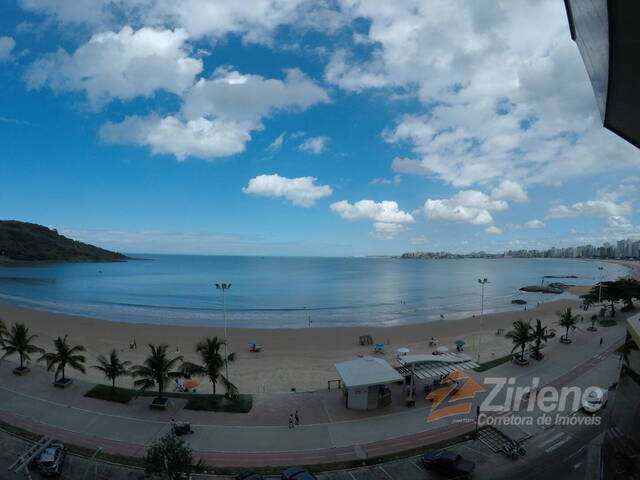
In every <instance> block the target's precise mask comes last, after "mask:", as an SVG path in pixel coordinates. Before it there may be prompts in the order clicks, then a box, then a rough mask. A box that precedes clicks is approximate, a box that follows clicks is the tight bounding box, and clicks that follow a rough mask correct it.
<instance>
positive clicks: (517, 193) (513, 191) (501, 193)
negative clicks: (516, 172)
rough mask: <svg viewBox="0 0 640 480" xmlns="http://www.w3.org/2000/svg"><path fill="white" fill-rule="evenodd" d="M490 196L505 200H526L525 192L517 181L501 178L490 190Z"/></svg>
mask: <svg viewBox="0 0 640 480" xmlns="http://www.w3.org/2000/svg"><path fill="white" fill-rule="evenodd" d="M491 197H492V198H495V199H496V200H506V201H507V202H526V201H527V200H528V198H527V192H526V191H525V190H524V188H522V185H520V184H519V183H518V182H514V181H512V180H503V181H502V182H500V185H498V186H497V187H496V188H494V189H493V190H492V191H491Z"/></svg>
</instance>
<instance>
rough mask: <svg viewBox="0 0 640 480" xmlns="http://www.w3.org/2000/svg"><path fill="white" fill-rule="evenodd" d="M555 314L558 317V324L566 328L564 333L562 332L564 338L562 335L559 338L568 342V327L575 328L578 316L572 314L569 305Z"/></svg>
mask: <svg viewBox="0 0 640 480" xmlns="http://www.w3.org/2000/svg"><path fill="white" fill-rule="evenodd" d="M557 315H558V316H559V317H560V320H558V325H560V326H561V327H565V328H566V329H567V331H566V333H565V334H564V340H563V338H562V337H561V338H560V340H561V341H564V342H565V343H570V340H569V329H570V328H571V327H574V328H575V326H576V323H577V321H578V316H577V315H573V313H572V312H571V308H570V307H568V308H567V309H566V310H564V311H562V312H558V314H557Z"/></svg>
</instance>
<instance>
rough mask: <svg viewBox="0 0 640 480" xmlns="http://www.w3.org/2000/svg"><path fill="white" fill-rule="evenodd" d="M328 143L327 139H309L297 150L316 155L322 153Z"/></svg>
mask: <svg viewBox="0 0 640 480" xmlns="http://www.w3.org/2000/svg"><path fill="white" fill-rule="evenodd" d="M328 141H329V137H311V138H308V139H307V140H305V141H304V142H303V143H302V144H300V146H299V147H298V150H301V151H303V152H307V153H310V154H312V155H318V154H320V153H322V152H323V151H324V149H325V148H326V145H327V142H328Z"/></svg>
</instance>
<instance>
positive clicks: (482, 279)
mask: <svg viewBox="0 0 640 480" xmlns="http://www.w3.org/2000/svg"><path fill="white" fill-rule="evenodd" d="M478 283H479V284H480V285H481V286H482V303H481V304H480V333H479V334H478V363H480V344H481V343H482V320H483V317H484V286H485V285H486V284H487V283H489V282H488V280H487V279H486V278H479V279H478Z"/></svg>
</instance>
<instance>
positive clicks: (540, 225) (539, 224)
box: [524, 219, 547, 230]
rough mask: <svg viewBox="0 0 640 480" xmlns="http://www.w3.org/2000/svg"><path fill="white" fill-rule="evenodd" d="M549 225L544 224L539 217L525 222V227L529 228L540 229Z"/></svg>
mask: <svg viewBox="0 0 640 480" xmlns="http://www.w3.org/2000/svg"><path fill="white" fill-rule="evenodd" d="M546 227H547V226H546V225H545V224H544V222H543V221H541V220H538V219H534V220H529V221H528V222H525V224H524V228H528V229H531V230H540V229H543V228H546Z"/></svg>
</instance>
